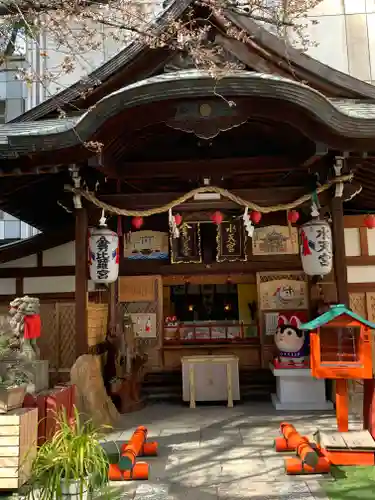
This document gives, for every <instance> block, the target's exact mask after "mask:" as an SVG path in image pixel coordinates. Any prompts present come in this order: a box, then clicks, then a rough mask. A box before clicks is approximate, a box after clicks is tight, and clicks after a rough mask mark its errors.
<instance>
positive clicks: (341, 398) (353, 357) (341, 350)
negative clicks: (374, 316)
mask: <svg viewBox="0 0 375 500" xmlns="http://www.w3.org/2000/svg"><path fill="white" fill-rule="evenodd" d="M300 328H301V329H302V330H308V331H310V332H311V333H310V350H311V352H310V364H311V371H312V375H313V376H314V377H316V378H324V379H334V380H335V382H336V415H337V425H338V430H339V431H341V432H346V431H348V427H349V422H348V421H349V400H348V380H352V379H361V380H364V379H372V378H373V360H372V338H371V330H374V329H375V324H374V323H371V322H370V321H367V320H365V319H364V318H361V317H360V316H358V314H356V313H354V312H353V311H351V310H350V309H348V308H347V307H346V306H345V305H343V304H338V305H335V306H332V307H331V308H330V309H329V310H328V311H327V312H325V313H323V314H322V315H321V316H318V317H317V318H315V319H314V320H312V321H309V322H307V323H304V324H302V325H301V326H300Z"/></svg>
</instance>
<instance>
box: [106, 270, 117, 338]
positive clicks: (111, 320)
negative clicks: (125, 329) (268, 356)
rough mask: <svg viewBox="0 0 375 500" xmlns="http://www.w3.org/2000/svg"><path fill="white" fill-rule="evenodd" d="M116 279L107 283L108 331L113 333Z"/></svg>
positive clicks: (114, 325)
mask: <svg viewBox="0 0 375 500" xmlns="http://www.w3.org/2000/svg"><path fill="white" fill-rule="evenodd" d="M117 302H118V280H116V281H115V282H114V283H110V284H109V285H108V331H109V332H110V335H114V334H115V330H116V326H117Z"/></svg>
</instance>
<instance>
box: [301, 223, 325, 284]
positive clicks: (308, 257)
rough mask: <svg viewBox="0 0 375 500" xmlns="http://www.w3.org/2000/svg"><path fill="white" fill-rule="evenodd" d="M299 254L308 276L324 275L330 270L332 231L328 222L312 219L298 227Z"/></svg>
mask: <svg viewBox="0 0 375 500" xmlns="http://www.w3.org/2000/svg"><path fill="white" fill-rule="evenodd" d="M299 234H300V255H301V261H302V267H303V270H304V272H305V273H306V274H307V275H308V276H325V275H327V274H329V273H330V272H331V271H332V256H333V251H332V231H331V228H330V226H329V224H328V222H326V221H324V220H320V219H314V220H311V221H310V222H307V223H306V224H303V225H302V226H301V227H300V231H299Z"/></svg>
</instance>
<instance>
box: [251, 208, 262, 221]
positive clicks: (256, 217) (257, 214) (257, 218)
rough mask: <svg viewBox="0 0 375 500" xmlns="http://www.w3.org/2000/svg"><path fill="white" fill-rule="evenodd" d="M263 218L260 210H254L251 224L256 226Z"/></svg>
mask: <svg viewBox="0 0 375 500" xmlns="http://www.w3.org/2000/svg"><path fill="white" fill-rule="evenodd" d="M261 218H262V214H261V213H260V212H258V210H253V211H252V212H251V214H250V219H251V222H254V224H259V222H260V220H261Z"/></svg>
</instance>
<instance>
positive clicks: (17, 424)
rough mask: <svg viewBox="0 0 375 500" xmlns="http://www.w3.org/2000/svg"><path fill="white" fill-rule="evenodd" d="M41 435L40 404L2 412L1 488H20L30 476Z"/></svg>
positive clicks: (0, 427) (0, 448) (0, 435)
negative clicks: (38, 407)
mask: <svg viewBox="0 0 375 500" xmlns="http://www.w3.org/2000/svg"><path fill="white" fill-rule="evenodd" d="M37 437H38V410H37V409H36V408H17V409H15V410H11V411H10V412H8V413H7V414H5V415H0V489H2V490H13V489H17V488H19V487H20V486H22V485H23V484H25V483H26V481H27V480H28V479H29V478H30V472H31V465H32V462H33V460H34V458H35V456H36V449H37V448H36V447H37Z"/></svg>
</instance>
